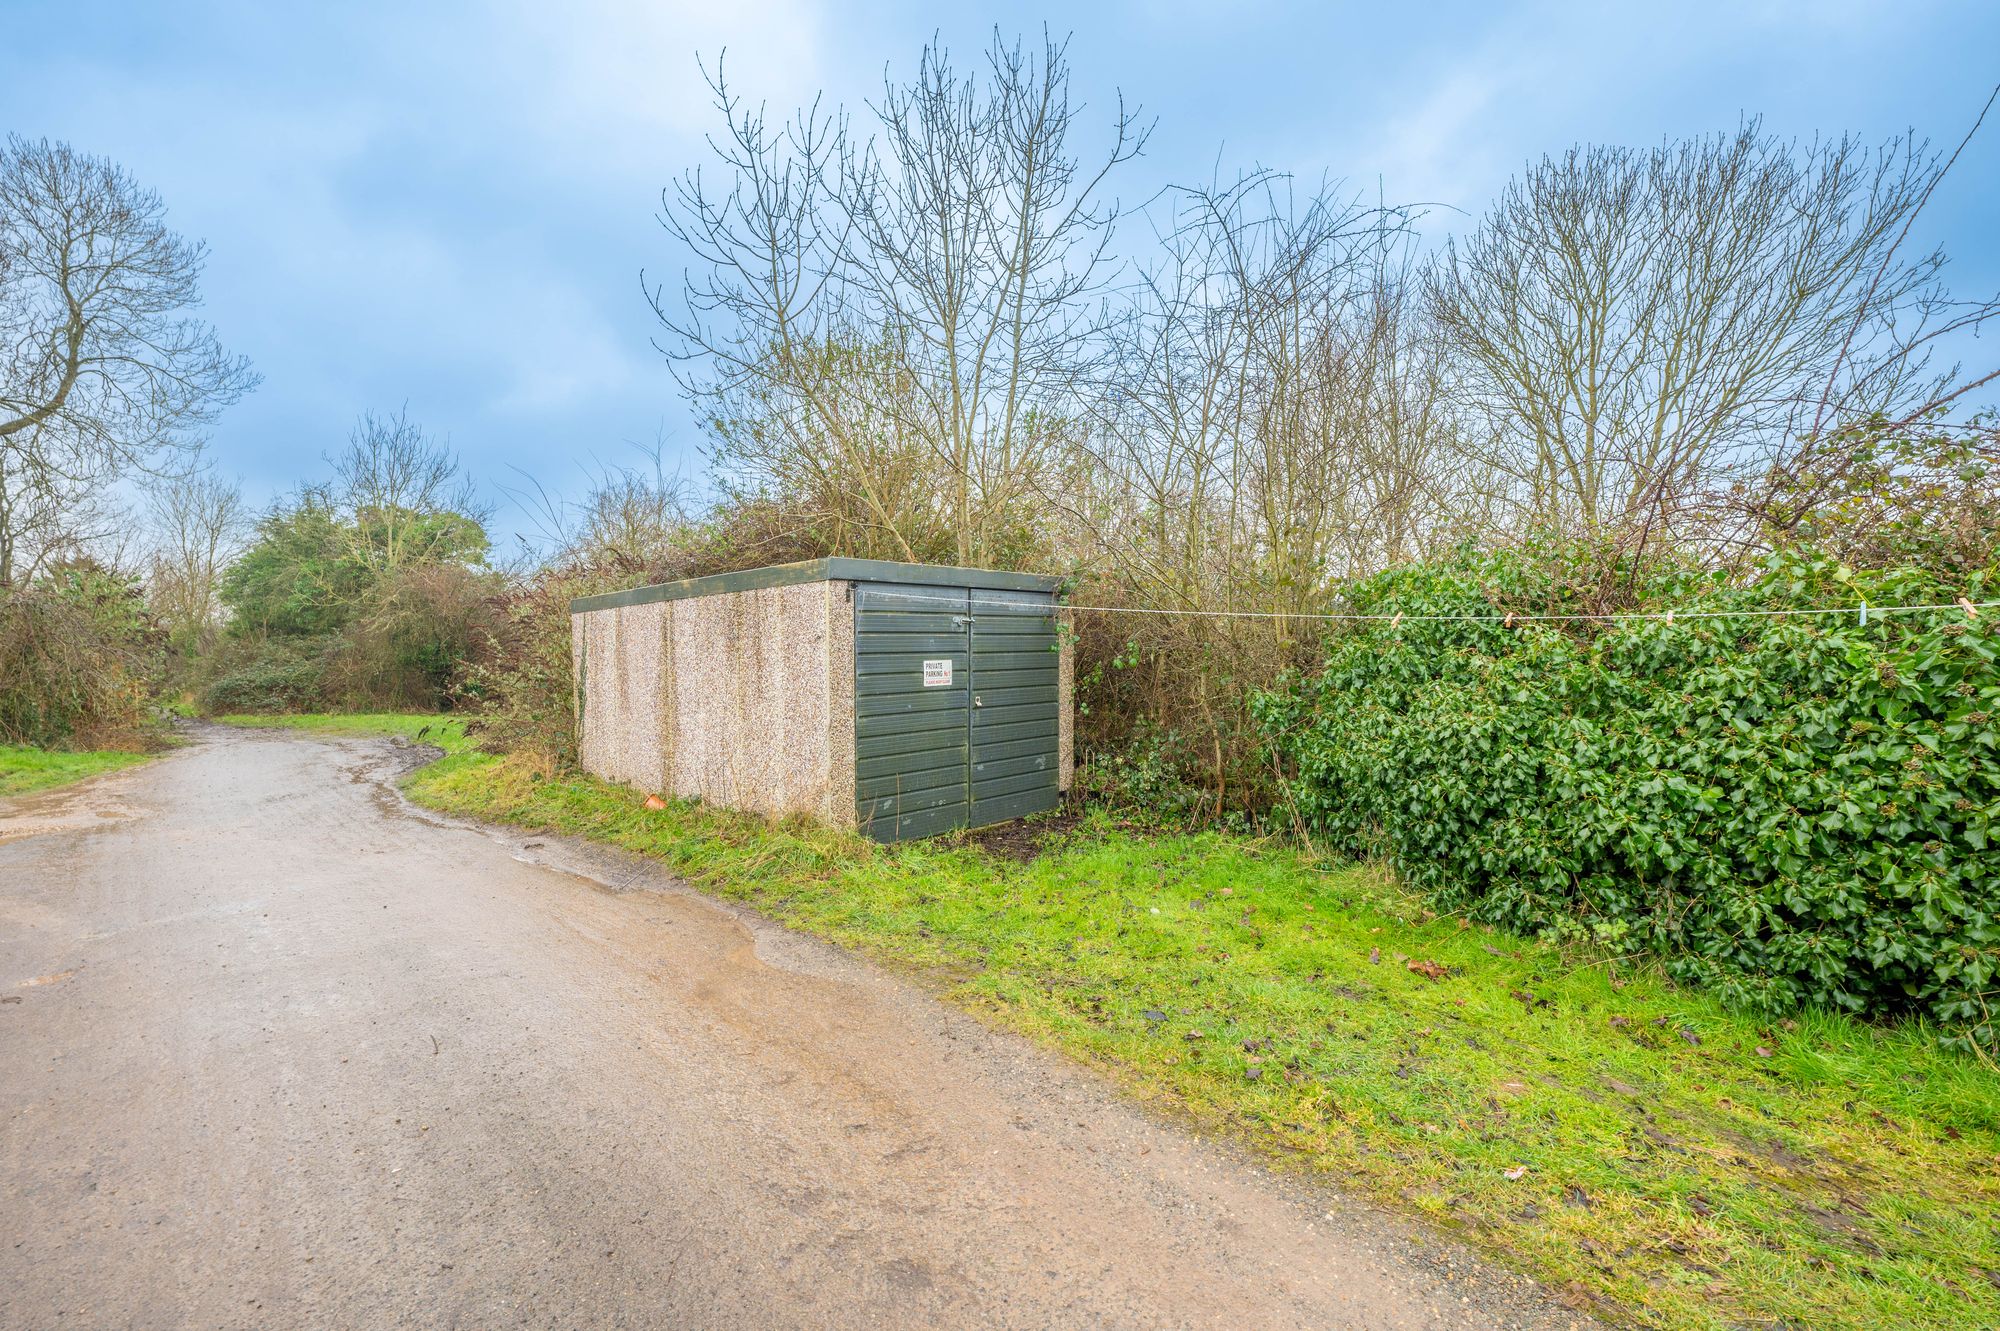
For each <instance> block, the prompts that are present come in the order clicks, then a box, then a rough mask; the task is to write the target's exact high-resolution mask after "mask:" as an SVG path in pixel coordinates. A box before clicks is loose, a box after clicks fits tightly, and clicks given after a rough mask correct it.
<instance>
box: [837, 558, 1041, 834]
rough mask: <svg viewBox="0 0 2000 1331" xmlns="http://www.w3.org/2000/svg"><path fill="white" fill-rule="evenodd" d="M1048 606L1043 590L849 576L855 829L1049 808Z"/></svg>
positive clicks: (933, 827) (939, 827)
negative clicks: (863, 580)
mask: <svg viewBox="0 0 2000 1331" xmlns="http://www.w3.org/2000/svg"><path fill="white" fill-rule="evenodd" d="M1053 611H1054V598H1053V597H1051V596H1050V595H1048V594H1046V593H1033V592H1002V591H985V590H979V591H967V590H966V589H965V588H962V587H956V588H955V587H924V586H905V585H899V584H894V583H859V584H857V585H856V586H855V589H854V676H855V678H854V734H855V750H854V758H855V770H854V775H855V799H856V811H857V812H858V814H859V816H860V823H861V827H862V830H863V831H865V832H867V833H868V834H869V835H870V836H873V837H875V838H877V839H878V840H882V841H900V840H904V839H906V838H909V837H921V836H930V835H933V834H935V833H938V832H944V831H949V830H950V829H952V828H954V827H981V826H984V825H985V824H987V823H996V822H1001V821H1004V820H1006V819H1009V818H1019V817H1021V816H1023V815H1025V814H1029V813H1035V812H1038V811H1040V810H1042V809H1051V808H1054V807H1055V806H1056V804H1057V802H1058V801H1059V800H1060V798H1061V797H1060V794H1059V792H1058V791H1057V789H1056V742H1057V741H1056V700H1057V693H1056V670H1057V660H1056V651H1055V646H1056V633H1055V622H1054V614H1053Z"/></svg>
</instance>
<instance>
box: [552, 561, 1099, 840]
mask: <svg viewBox="0 0 2000 1331" xmlns="http://www.w3.org/2000/svg"><path fill="white" fill-rule="evenodd" d="M1058 585H1059V582H1058V580H1057V579H1055V578H1051V577H1044V576H1041V575H1038V574H1026V573H996V572H991V571H988V570H982V569H964V568H948V567H943V566H938V565H928V564H896V563H889V562H886V561H882V560H871V559H817V560H811V561H808V562H805V563H799V564H781V565H774V566H771V567H768V568H758V569H749V570H746V571H744V572H740V573H726V574H721V575H718V576H716V577H710V578H691V579H688V580H686V581H684V582H670V583H660V584H657V585H654V586H649V587H635V588H632V589H631V590H629V591H622V592H610V593H606V594H603V595H598V596H586V597H580V598H578V599H577V600H576V601H575V602H573V603H572V604H571V607H570V610H571V625H572V630H573V632H572V651H573V653H574V663H575V667H576V681H577V686H576V687H577V708H578V713H579V717H580V722H581V725H580V730H581V736H582V738H581V743H580V750H581V759H582V762H583V766H584V768H585V770H587V771H589V772H592V773H594V774H595V775H597V776H601V777H604V778H605V779H607V780H611V781H621V782H625V783H627V784H629V785H633V786H636V787H638V788H640V789H642V790H647V791H652V792H655V793H658V794H662V795H671V796H675V797H678V798H686V799H700V800H703V801H706V802H708V803H712V804H720V805H726V806H728V807H731V808H737V809H744V810H748V811H750V812H753V813H761V814H765V815H768V816H772V817H779V816H784V815H787V814H806V815H808V816H811V817H813V818H817V819H819V820H821V821H823V822H827V823H831V824H834V825H836V826H841V827H855V828H859V829H861V830H862V831H864V832H866V833H868V834H869V835H870V836H873V837H876V838H878V839H880V840H885V841H895V840H902V839H905V838H908V837H917V836H929V835H932V834H935V833H938V832H944V831H949V830H950V829H952V828H957V827H980V826H985V825H986V824H988V823H995V822H1003V821H1006V820H1008V819H1011V818H1019V817H1023V816H1025V815H1027V814H1030V813H1037V812H1040V811H1042V810H1045V809H1051V808H1054V807H1055V806H1056V805H1057V804H1058V803H1059V802H1060V801H1061V798H1062V792H1064V791H1066V790H1067V789H1069V785H1070V773H1071V766H1072V744H1073V740H1072V729H1071V717H1070V705H1071V692H1072V665H1071V654H1070V648H1069V642H1068V638H1067V635H1065V634H1064V633H1062V632H1061V624H1060V619H1061V616H1062V615H1063V614H1064V611H1063V609H1062V606H1061V605H1060V603H1059V602H1058V601H1057V599H1056V592H1057V588H1058Z"/></svg>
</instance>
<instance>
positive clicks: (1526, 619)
mask: <svg viewBox="0 0 2000 1331" xmlns="http://www.w3.org/2000/svg"><path fill="white" fill-rule="evenodd" d="M976 603H977V604H980V605H987V606H995V607H999V606H1005V607H1008V608H1010V609H1016V610H1018V609H1021V608H1023V607H1024V606H1026V605H1030V604H1032V603H1030V602H1023V601H977V602H976ZM1063 608H1064V609H1066V610H1079V611H1085V612H1088V613H1090V614H1099V615H1188V616H1195V617H1200V618H1216V619H1306V620H1318V621H1339V622H1347V623H1354V622H1379V623H1395V624H1400V623H1402V622H1403V621H1405V620H1408V621H1410V622H1411V623H1445V624H1525V623H1537V622H1544V623H1545V622H1550V621H1559V622H1564V623H1578V622H1591V623H1612V622H1615V621H1619V620H1626V619H1636V620H1647V619H1653V620H1663V621H1666V622H1668V623H1671V622H1673V621H1674V620H1676V619H1782V618H1783V617H1785V616H1787V615H1859V616H1860V617H1861V622H1862V623H1863V624H1866V623H1867V622H1868V620H1869V619H1870V618H1871V617H1872V616H1875V615H1904V614H1917V613H1922V612H1928V611H1936V610H1951V611H1956V612H1958V613H1959V614H1965V613H1966V612H1967V611H1970V610H1991V609H1995V608H2000V601H1964V600H1960V601H1954V602H1951V603H1950V604H1946V605H1868V604H1865V603H1864V604H1861V605H1847V606H1824V607H1821V606H1816V607H1810V608H1807V609H1802V610H1644V611H1639V610H1630V611H1619V612H1616V613H1612V614H1597V615H1586V614H1574V615H1526V614H1518V615H1517V614H1498V615H1408V614H1387V615H1381V614H1375V615H1357V614H1307V613H1303V612H1295V611H1289V610H1175V609H1155V608H1151V607H1145V606H1135V605H1069V604H1066V603H1065V604H1064V606H1063ZM1972 617H1973V618H1977V617H1978V616H1976V615H1974V616H1972Z"/></svg>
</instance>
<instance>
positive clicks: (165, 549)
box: [146, 471, 250, 652]
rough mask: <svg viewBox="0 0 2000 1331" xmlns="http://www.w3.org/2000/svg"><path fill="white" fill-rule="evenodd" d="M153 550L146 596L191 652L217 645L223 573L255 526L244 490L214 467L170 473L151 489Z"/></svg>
mask: <svg viewBox="0 0 2000 1331" xmlns="http://www.w3.org/2000/svg"><path fill="white" fill-rule="evenodd" d="M147 509H148V516H149V517H150V519H151V523H150V525H151V527H152V529H153V530H152V536H153V551H152V556H151V560H150V565H151V567H150V572H149V575H148V577H147V579H146V601H147V604H148V605H149V606H151V607H152V610H153V613H154V614H155V615H156V616H157V617H158V618H159V620H160V622H161V624H162V626H163V627H165V629H166V630H167V635H168V639H169V640H170V641H171V642H172V643H174V645H175V646H177V647H179V648H180V649H181V650H183V651H186V652H198V651H202V650H204V649H206V648H207V647H209V646H210V645H212V643H213V640H214V635H215V631H216V630H217V629H218V628H219V627H220V626H221V622H222V598H221V591H222V573H223V570H224V569H225V568H227V567H228V565H229V561H230V560H231V559H233V558H234V557H235V556H236V553H237V552H238V550H239V549H241V547H242V543H243V538H244V537H245V536H246V535H247V534H248V532H249V528H250V515H249V511H248V510H247V509H246V508H245V507H244V504H243V492H242V490H241V488H240V487H239V486H238V484H237V483H236V482H234V481H227V480H224V479H223V478H222V477H220V476H218V475H216V474H215V473H214V472H212V471H196V472H190V473H187V474H184V475H178V476H173V477H169V478H166V479H164V480H162V481H160V482H158V483H157V484H155V485H153V486H151V487H150V488H149V491H148V495H147Z"/></svg>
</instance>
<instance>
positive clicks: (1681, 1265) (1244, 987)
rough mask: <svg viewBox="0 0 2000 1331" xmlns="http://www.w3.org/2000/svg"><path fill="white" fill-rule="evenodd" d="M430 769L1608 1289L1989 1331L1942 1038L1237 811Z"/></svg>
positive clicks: (1188, 1110) (1777, 1311) (1835, 1323)
mask: <svg viewBox="0 0 2000 1331" xmlns="http://www.w3.org/2000/svg"><path fill="white" fill-rule="evenodd" d="M397 724H398V729H399V730H400V732H401V733H413V732H414V729H415V728H416V727H415V725H414V724H410V725H407V726H406V725H404V723H402V722H399V723H397ZM352 728H355V729H363V728H365V727H361V726H358V725H357V726H354V727H352ZM408 790H409V792H410V794H411V796H412V797H413V798H415V799H416V800H418V801H419V802H421V803H424V804H426V805H429V806H432V807H435V808H439V809H443V810H447V811H450V812H454V813H459V814H465V815H471V816H476V817H480V818H485V819H488V820H491V821H495V822H504V823H511V824H516V825H520V826H523V827H529V828H535V829H549V830H554V831H560V832H565V833H570V834H574V835H581V836H586V837H590V838H593V839H596V840H600V841H604V842H608V843H611V844H615V845H619V846H622V847H625V848H627V849H629V850H634V851H638V852H640V853H643V854H646V855H650V856H653V857H655V858H657V859H659V860H661V861H662V862H664V863H665V864H667V865H669V866H670V867H671V868H673V869H674V870H675V871H676V872H677V873H679V874H681V875H683V876H684V877H686V878H687V879H688V880H689V881H691V882H694V883H696V884H698V885H700V886H701V887H703V888H704V889H706V890H708V891H710V892H713V893H715V894H716V895H719V896H726V897H731V898H735V899H738V900H742V901H745V902H748V903H750V904H752V905H754V906H756V907H757V908H758V909H759V910H761V911H763V912H764V913H766V914H767V915H770V916H771V917H773V918H776V919H779V920H782V921H784V922H786V923H788V924H791V925H794V926H797V927H799V928H801V929H805V930H808V931H810V932H813V933H816V934H820V935H822V936H824V937H828V938H831V939H834V940H836V941H839V942H841V943H844V944H848V945H851V946H854V947H856V948H859V949H861V950H863V951H865V952H867V953H869V954H871V955H873V956H876V957H878V958H881V959H883V960H885V961H888V962H891V963H893V964H896V965H898V966H901V967H904V968H907V969H909V970H911V971H913V972H915V973H917V974H919V975H921V976H923V977H925V978H926V979H927V980H928V981H929V982H930V983H931V984H932V985H933V986H934V987H935V988H936V989H938V990H939V991H940V992H941V993H942V994H943V995H944V996H945V997H946V998H948V999H949V1000H951V1001H953V1002H956V1003H958V1004H961V1005H963V1006H965V1007H968V1008H971V1009H974V1010H976V1011H979V1012H981V1013H983V1014H986V1015H987V1016H988V1017H989V1019H992V1020H994V1021H996V1022H998V1023H1000V1024H1003V1025H1006V1026H1009V1027H1012V1028H1014V1029H1016V1030H1019V1031H1022V1032H1025V1033H1027V1034H1028V1035H1030V1036H1032V1037H1034V1038H1036V1039H1039V1040H1041V1041H1043V1042H1045V1043H1047V1044H1051V1045H1054V1046H1056V1047H1059V1048H1062V1049H1065V1050H1068V1051H1069V1052H1071V1053H1073V1054H1077V1055H1080V1056H1082V1057H1083V1058H1085V1059H1088V1060H1090V1061H1092V1062H1094V1063H1095V1064H1097V1065H1098V1066H1100V1067H1101V1068H1103V1069H1105V1070H1106V1071H1108V1072H1109V1073H1111V1074H1112V1075H1113V1076H1115V1077H1117V1078H1118V1079H1120V1080H1121V1081H1122V1082H1123V1083H1124V1084H1125V1085H1126V1086H1127V1087H1128V1088H1129V1089H1130V1090H1131V1091H1133V1092H1134V1093H1135V1094H1137V1095H1139V1096H1141V1097H1144V1098H1147V1099H1149V1100H1151V1101H1153V1102H1155V1103H1157V1104H1159V1105H1162V1106H1164V1107H1168V1108H1171V1109H1173V1110H1175V1111H1178V1112H1181V1113H1184V1114H1186V1115H1187V1116H1189V1117H1190V1118H1192V1119H1193V1120H1194V1121H1195V1122H1197V1123H1199V1124H1201V1125H1203V1126H1205V1127H1207V1128H1210V1129H1212V1130H1219V1131H1222V1132H1226V1133H1229V1134H1232V1135H1235V1136H1237V1137H1239V1138H1240V1139H1242V1140H1244V1141H1245V1142H1247V1143H1248V1144H1250V1145H1252V1146H1253V1147H1255V1148H1257V1149H1259V1150H1261V1151H1263V1152H1264V1153H1265V1154H1267V1155H1268V1156H1270V1157H1271V1158H1273V1159H1276V1160H1279V1161H1283V1162H1285V1163H1286V1164H1288V1165H1289V1166H1291V1167H1293V1168H1297V1169H1299V1170H1302V1171H1310V1172H1314V1173H1318V1174H1321V1175H1323V1176H1326V1177H1328V1178H1330V1179H1332V1180H1333V1181H1335V1182H1337V1183H1339V1184H1341V1185H1342V1186H1344V1187H1346V1188H1348V1189H1350V1190H1352V1191H1356V1192H1359V1193H1362V1194H1366V1195H1369V1196H1372V1197H1375V1198H1378V1199H1380V1200H1383V1201H1386V1202H1389V1203H1391V1204H1392V1205H1396V1206H1400V1207H1404V1208H1407V1209H1410V1210H1414V1211H1416V1212H1418V1213H1421V1214H1422V1215H1425V1216H1427V1217H1429V1218H1430V1219H1432V1220H1433V1221H1435V1222H1437V1223H1439V1224H1440V1225H1442V1226H1444V1227H1447V1228H1450V1229H1453V1230H1455V1231H1458V1232H1460V1233H1462V1234H1464V1235H1465V1236H1467V1237H1468V1238H1469V1239H1471V1240H1472V1241H1473V1242H1474V1243H1476V1244H1478V1245H1479V1246H1481V1247H1483V1248H1485V1249H1487V1250H1488V1251H1491V1252H1493V1253H1495V1254H1497V1255H1500V1256H1501V1257H1503V1258H1504V1259H1506V1260H1508V1261H1510V1262H1512V1263H1513V1264H1515V1265H1517V1266H1519V1267H1521V1268H1523V1269H1525V1270H1528V1271H1531V1272H1533V1273H1534V1274H1536V1275H1539V1276H1541V1277H1542V1278H1544V1279H1545V1280H1548V1281H1550V1282H1552V1283H1553V1284H1555V1285H1557V1286H1558V1287H1562V1288H1566V1289H1567V1290H1568V1291H1570V1293H1571V1294H1572V1296H1573V1297H1575V1298H1576V1299H1577V1300H1578V1301H1580V1302H1581V1301H1588V1302H1590V1303H1592V1304H1594V1305H1595V1306H1596V1307H1597V1308H1598V1309H1599V1310H1600V1311H1603V1312H1609V1313H1612V1314H1614V1315H1617V1316H1623V1317H1627V1318H1630V1319H1632V1320H1635V1321H1639V1322H1641V1323H1645V1324H1650V1325H1658V1326H1669V1327H1677V1328H1678V1327H1706V1328H1722V1327H1732V1328H1733V1327H1780V1326H1791V1327H1814V1328H1855V1329H1856V1331H1859V1329H1860V1328H1879V1327H1885V1326H1896V1327H1953V1328H1965V1327H1972V1326H2000V1228H1997V1227H1996V1226H1995V1225H1994V1223H1993V1218H1994V1216H1995V1215H2000V1076H1996V1075H1995V1074H1994V1073H1993V1072H1992V1071H1991V1070H1990V1069H1989V1068H1987V1067H1985V1066H1983V1065H1982V1064H1980V1063H1978V1062H1976V1061H1974V1060H1972V1059H1970V1058H1967V1057H1964V1056H1960V1055H1954V1054H1950V1053H1947V1052H1945V1051H1943V1050H1941V1049H1940V1048H1938V1047H1937V1044H1936V1041H1935V1039H1934V1035H1933V1033H1932V1032H1929V1031H1926V1030H1924V1029H1922V1028H1918V1027H1904V1028H1900V1029H1880V1028H1874V1027H1869V1026H1865V1025H1862V1024H1859V1023H1856V1022H1853V1021H1851V1020H1848V1019H1846V1018H1844V1017H1840V1016H1836V1015H1830V1014H1817V1013H1808V1014H1801V1015H1800V1016H1799V1017H1798V1018H1797V1019H1796V1020H1792V1021H1786V1022H1782V1023H1776V1024H1766V1023H1763V1022H1760V1021H1758V1020H1756V1019H1754V1018H1751V1017H1747V1016H1744V1015H1741V1014H1738V1013H1733V1012H1731V1011H1729V1010H1727V1009H1725V1008H1723V1007H1721V1006H1720V1005H1719V1004H1716V1003H1714V1002H1713V1001H1711V1000H1709V999H1707V998H1705V997H1703V996H1701V995H1699V994H1691V993H1687V992H1684V991H1681V990H1678V989H1675V988H1673V987H1672V986H1670V985H1669V984H1667V983H1665V982H1664V981H1663V980H1662V979H1660V978H1659V977H1658V976H1656V975H1654V974H1651V973H1648V972H1645V971H1634V970H1631V969H1629V968H1623V967H1620V966H1618V965H1616V964H1615V963H1614V962H1613V961H1612V960H1611V959H1608V958H1602V957H1597V958H1593V957H1580V956H1577V955H1574V954H1564V953H1562V952H1559V951H1556V950H1554V949H1550V948H1546V947H1543V946H1540V945H1537V944H1535V943H1533V942H1530V941H1527V940H1523V939H1519V938H1514V937H1510V936H1507V935H1504V934H1500V933H1496V932H1493V931H1489V930H1486V929H1483V928H1479V927H1467V926H1465V925H1463V924H1462V923H1460V922H1459V921H1456V920H1453V919H1448V918H1446V919H1440V918H1436V917H1433V916H1431V915H1430V914H1429V913H1428V912H1426V911H1425V910H1424V909H1423V907H1422V905H1421V903H1419V902H1417V901H1414V900H1412V899H1410V898H1409V897H1408V896H1407V895H1405V894H1404V893H1403V892H1401V891H1400V890H1399V889H1398V888H1397V886H1396V885H1395V884H1394V883H1393V882H1392V881H1390V880H1389V879H1388V878H1386V877H1385V876H1383V875H1381V874H1379V873H1377V872H1375V871H1373V870H1370V869H1366V868H1354V867H1342V866H1331V865H1326V864H1322V863H1318V862H1315V861H1313V860H1311V859H1309V858H1308V857H1306V856H1303V855H1302V854H1300V853H1299V852H1297V851H1295V850H1293V849H1290V848H1288V847H1285V846H1282V845H1278V844H1272V843H1258V842H1254V841H1250V840H1246V839H1243V838H1237V837H1227V836H1222V835H1218V834H1200V835H1188V836H1135V835H1132V834H1130V833H1127V832H1125V831H1122V830H1120V829H1118V828H1116V827H1114V826H1112V825H1111V824H1110V823H1108V822H1107V821H1105V820H1103V819H1101V818H1099V819H1094V820H1091V821H1087V822H1086V823H1085V824H1084V825H1083V826H1082V827H1081V828H1080V829H1078V830H1077V831H1076V832H1074V833H1073V834H1071V835H1070V836H1068V837H1067V838H1066V839H1065V840H1064V841H1063V843H1062V844H1061V845H1060V846H1058V847H1057V848H1056V849H1055V850H1053V851H1052V852H1051V853H1049V854H1046V855H1044V856H1042V857H1041V858H1040V859H1038V860H1035V861H1034V862H1032V863H1029V864H1015V863H1010V862H1003V861H999V860H996V859H994V858H992V857H990V856H988V855H986V854H984V853H983V852H980V851H978V850H975V849H971V848H967V847H963V846H953V845H950V844H946V843H936V842H933V843H916V844H911V845H905V846H897V847H883V846H876V845H872V844H870V843H867V842H864V841H862V840H860V839H858V838H855V837H852V836H848V835H844V834H840V833H835V832H831V831H827V830H825V829H820V828H814V827H810V826H804V825H780V826H775V827H774V826H771V825H768V824H765V823H763V822H760V821H758V820H755V819H750V818H745V817H741V816H738V815H734V814H730V813H727V812H723V811H717V810H711V809H704V808H700V807H697V806H692V805H686V804H670V805H669V806H668V807H667V808H666V809H664V810H648V809H647V808H645V806H644V801H643V797H641V796H639V795H636V794H634V793H633V792H632V791H630V790H627V789H624V788H621V787H616V786H611V785H607V784H604V783H602V782H597V781H593V780H589V779H581V778H579V779H551V778H548V777H547V776H546V774H544V773H541V772H538V771H537V770H536V769H535V767H534V766H533V765H532V764H530V763H528V762H526V761H524V760H522V759H519V758H493V757H489V756H487V755H484V754H480V753H477V752H475V751H472V750H471V749H470V748H469V747H468V748H460V749H459V750H458V751H456V752H454V753H452V754H450V755H449V756H447V757H445V758H444V759H442V760H441V761H439V762H437V763H435V764H433V765H431V766H430V767H428V768H426V769H424V770H422V771H420V772H418V773H416V774H414V775H413V776H412V777H411V778H410V779H409V781H408Z"/></svg>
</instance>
